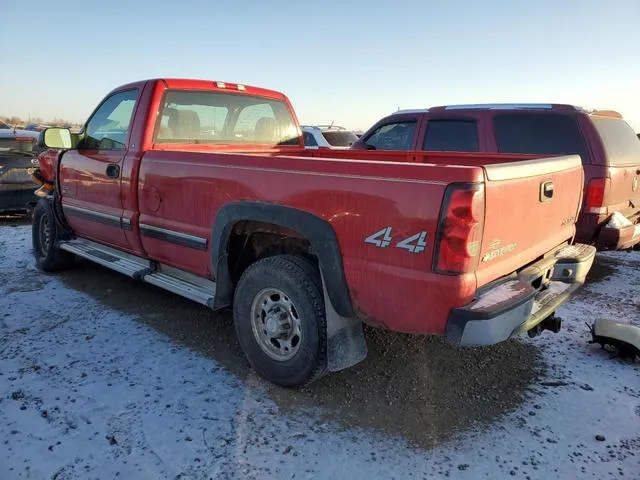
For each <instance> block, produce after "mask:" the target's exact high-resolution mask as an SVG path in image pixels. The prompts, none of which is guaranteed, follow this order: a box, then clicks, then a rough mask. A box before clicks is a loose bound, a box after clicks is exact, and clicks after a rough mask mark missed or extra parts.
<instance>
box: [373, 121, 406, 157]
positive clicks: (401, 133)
mask: <svg viewBox="0 0 640 480" xmlns="http://www.w3.org/2000/svg"><path fill="white" fill-rule="evenodd" d="M416 123H417V122H416V121H415V120H405V121H400V122H393V123H386V124H384V125H381V126H380V127H378V128H376V129H375V130H374V132H373V133H372V134H371V135H369V136H368V137H367V138H366V139H365V140H364V143H365V144H366V145H367V147H368V148H371V149H372V150H412V149H413V146H414V139H415V133H416Z"/></svg>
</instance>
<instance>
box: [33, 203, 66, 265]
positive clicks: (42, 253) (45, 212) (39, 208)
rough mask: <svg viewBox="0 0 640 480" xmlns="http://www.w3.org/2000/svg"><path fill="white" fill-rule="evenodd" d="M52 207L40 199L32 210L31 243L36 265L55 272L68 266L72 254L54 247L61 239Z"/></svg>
mask: <svg viewBox="0 0 640 480" xmlns="http://www.w3.org/2000/svg"><path fill="white" fill-rule="evenodd" d="M53 215H54V214H53V207H52V206H51V203H50V202H49V201H48V200H46V199H40V200H39V201H38V203H37V204H36V208H35V209H34V211H33V224H32V227H31V228H32V243H33V255H34V256H35V257H36V265H37V267H38V268H39V269H41V270H44V271H45V272H55V271H58V270H62V269H64V268H67V267H70V266H71V265H72V264H73V261H74V258H75V257H74V256H73V254H71V253H69V252H65V251H63V250H60V249H58V248H57V247H56V244H57V242H58V241H60V240H61V238H60V235H61V232H60V228H59V227H58V225H57V224H56V220H55V217H54V216H53Z"/></svg>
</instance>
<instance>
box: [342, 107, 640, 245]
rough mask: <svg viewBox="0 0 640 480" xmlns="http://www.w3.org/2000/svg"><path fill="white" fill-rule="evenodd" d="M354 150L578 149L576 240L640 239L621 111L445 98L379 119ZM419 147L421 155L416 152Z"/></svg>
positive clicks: (639, 195)
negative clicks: (580, 175) (581, 183)
mask: <svg viewBox="0 0 640 480" xmlns="http://www.w3.org/2000/svg"><path fill="white" fill-rule="evenodd" d="M351 148H352V149H356V150H363V149H364V150H398V151H407V152H412V153H414V154H415V156H413V157H412V159H411V160H412V161H418V162H424V161H429V155H428V152H483V153H506V154H509V153H516V154H528V155H572V154H577V155H580V157H581V159H582V163H583V167H584V172H585V188H584V197H583V202H582V208H581V213H580V216H579V218H578V222H577V233H576V240H577V241H578V242H582V243H588V244H594V245H596V246H597V247H598V249H600V250H615V249H625V248H630V247H633V246H635V245H638V244H640V187H639V184H640V142H638V138H637V136H636V134H635V133H634V131H633V129H632V128H631V127H630V126H629V124H627V123H626V122H625V121H624V119H623V118H622V116H621V115H620V114H619V113H617V112H613V111H600V110H585V109H582V108H578V107H574V106H571V105H558V104H490V105H448V106H441V107H433V108H429V109H421V110H403V111H398V112H394V113H393V114H391V115H389V116H387V117H385V118H383V119H381V120H380V121H378V122H377V123H376V124H374V125H373V126H372V127H371V128H370V129H369V130H368V131H367V132H365V134H364V135H363V136H362V137H361V138H360V139H358V140H357V141H356V142H354V144H353V146H352V147H351ZM425 153H426V154H427V156H426V158H425V157H424V156H421V154H425Z"/></svg>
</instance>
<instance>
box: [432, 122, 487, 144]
mask: <svg viewBox="0 0 640 480" xmlns="http://www.w3.org/2000/svg"><path fill="white" fill-rule="evenodd" d="M422 149H423V150H426V151H437V152H477V151H478V150H479V145H478V125H477V124H476V121H475V120H460V119H433V120H429V123H428V124H427V132H426V134H425V136H424V144H423V146H422Z"/></svg>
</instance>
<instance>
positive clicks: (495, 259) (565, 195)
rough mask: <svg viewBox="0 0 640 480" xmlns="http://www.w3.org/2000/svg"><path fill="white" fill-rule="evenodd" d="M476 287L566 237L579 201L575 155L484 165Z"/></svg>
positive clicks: (579, 167) (579, 181)
mask: <svg viewBox="0 0 640 480" xmlns="http://www.w3.org/2000/svg"><path fill="white" fill-rule="evenodd" d="M483 168H484V170H485V178H486V183H485V220H484V230H483V236H482V247H481V250H480V261H479V264H478V269H477V273H476V275H477V281H478V287H480V286H482V285H484V284H486V283H489V282H491V281H492V280H495V279H497V278H500V277H502V276H504V275H508V274H510V273H512V272H514V271H515V270H518V269H520V268H522V267H524V266H525V265H527V264H529V263H531V262H533V261H534V260H536V259H537V258H539V257H540V256H542V255H544V254H546V253H547V252H549V251H550V250H552V249H553V248H554V247H556V246H558V245H560V244H561V243H563V242H565V241H567V240H570V239H571V238H572V237H573V236H574V233H575V222H576V218H577V215H578V211H579V207H580V203H581V200H582V189H583V181H584V178H583V177H584V174H583V170H582V162H581V160H580V156H579V155H569V156H563V157H553V158H542V159H536V160H525V161H520V162H511V163H502V164H495V165H486V166H484V167H483Z"/></svg>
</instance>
